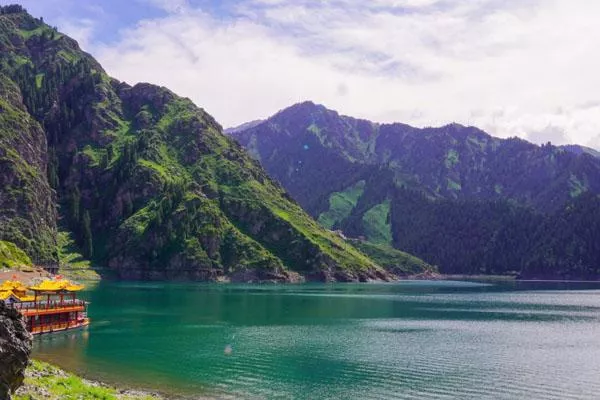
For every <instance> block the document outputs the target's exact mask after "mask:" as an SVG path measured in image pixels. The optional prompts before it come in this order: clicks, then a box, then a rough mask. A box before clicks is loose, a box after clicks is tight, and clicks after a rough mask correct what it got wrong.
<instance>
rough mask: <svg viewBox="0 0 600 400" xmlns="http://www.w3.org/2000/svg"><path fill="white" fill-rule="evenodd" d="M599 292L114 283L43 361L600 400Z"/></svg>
mask: <svg viewBox="0 0 600 400" xmlns="http://www.w3.org/2000/svg"><path fill="white" fill-rule="evenodd" d="M599 289H600V285H598V284H574V283H573V284H557V283H533V282H529V283H528V282H524V283H512V284H506V283H504V284H479V283H468V282H449V281H442V282H431V281H415V282H411V281H407V282H400V283H396V284H334V285H288V286H283V285H255V286H250V285H218V284H175V283H168V284H163V283H160V284H157V283H111V282H103V283H101V284H100V285H99V286H98V287H96V288H95V289H93V290H90V291H88V292H87V293H85V294H84V296H85V297H86V298H87V299H88V300H89V301H91V305H90V309H89V314H90V317H91V318H92V325H91V326H90V328H89V329H88V330H87V331H84V332H77V333H65V334H57V335H51V336H46V337H45V338H42V339H39V340H36V342H35V354H34V355H35V356H36V357H38V358H41V359H45V360H48V361H51V362H54V363H56V364H58V365H61V366H63V367H65V368H68V369H70V370H72V371H76V372H78V373H81V374H84V375H86V376H88V377H90V378H95V379H99V380H105V381H108V382H112V383H119V384H121V385H127V386H134V387H139V388H147V389H157V388H159V389H160V390H162V391H164V392H168V393H172V394H178V395H184V396H188V397H191V398H197V397H200V396H208V397H213V396H214V397H224V398H249V399H254V398H298V399H325V398H331V399H351V398H360V399H376V398H398V399H597V398H600V290H599ZM228 353H229V354H228Z"/></svg>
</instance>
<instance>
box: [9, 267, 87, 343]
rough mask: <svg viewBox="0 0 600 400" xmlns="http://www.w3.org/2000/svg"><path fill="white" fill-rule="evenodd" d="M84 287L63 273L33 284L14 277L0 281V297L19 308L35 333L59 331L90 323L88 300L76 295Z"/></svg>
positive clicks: (30, 330) (28, 328) (26, 322)
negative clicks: (24, 282)
mask: <svg viewBox="0 0 600 400" xmlns="http://www.w3.org/2000/svg"><path fill="white" fill-rule="evenodd" d="M83 288H84V286H83V285H77V284H74V283H72V282H70V281H68V280H66V279H62V278H61V277H60V276H57V277H56V278H55V279H51V280H45V281H43V282H41V283H39V284H37V285H35V286H30V287H25V286H24V285H23V284H21V282H18V281H16V280H15V279H14V278H13V280H12V281H5V282H4V283H3V284H2V285H0V300H4V302H5V303H6V304H9V305H11V306H12V307H14V308H15V309H17V310H19V312H20V313H21V314H22V315H23V317H24V318H25V324H26V325H27V330H29V332H31V333H32V334H34V335H39V334H42V333H51V332H60V331H65V330H69V329H77V328H82V327H84V326H88V325H89V323H90V320H89V318H88V317H87V305H88V303H87V302H85V301H83V300H79V299H77V292H79V291H80V290H82V289H83Z"/></svg>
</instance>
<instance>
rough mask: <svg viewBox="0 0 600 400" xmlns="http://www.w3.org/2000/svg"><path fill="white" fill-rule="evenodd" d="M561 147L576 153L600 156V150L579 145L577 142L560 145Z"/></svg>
mask: <svg viewBox="0 0 600 400" xmlns="http://www.w3.org/2000/svg"><path fill="white" fill-rule="evenodd" d="M560 147H561V148H562V149H565V150H566V151H570V152H571V153H575V154H589V155H591V156H594V157H598V158H600V151H598V150H594V149H592V148H591V147H586V146H579V145H577V144H566V145H563V146H560Z"/></svg>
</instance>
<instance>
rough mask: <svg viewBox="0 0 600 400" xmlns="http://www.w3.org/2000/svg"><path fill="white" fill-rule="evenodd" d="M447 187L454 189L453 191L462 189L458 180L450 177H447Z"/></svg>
mask: <svg viewBox="0 0 600 400" xmlns="http://www.w3.org/2000/svg"><path fill="white" fill-rule="evenodd" d="M447 181H448V182H447V186H446V187H447V188H448V190H454V191H457V192H458V191H460V190H461V189H462V186H461V184H460V182H456V181H454V180H452V179H450V178H447Z"/></svg>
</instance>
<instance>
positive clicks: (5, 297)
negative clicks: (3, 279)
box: [0, 289, 35, 302]
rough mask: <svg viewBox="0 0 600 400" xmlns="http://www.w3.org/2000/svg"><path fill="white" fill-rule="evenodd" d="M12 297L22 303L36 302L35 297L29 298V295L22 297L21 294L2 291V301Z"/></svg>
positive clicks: (0, 295) (0, 293) (0, 291)
mask: <svg viewBox="0 0 600 400" xmlns="http://www.w3.org/2000/svg"><path fill="white" fill-rule="evenodd" d="M10 296H14V297H15V298H16V299H17V300H19V301H22V302H27V301H34V300H35V297H33V296H28V295H23V296H20V295H19V294H17V293H15V292H14V291H12V290H3V289H0V300H6V299H8V298H9V297H10Z"/></svg>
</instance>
